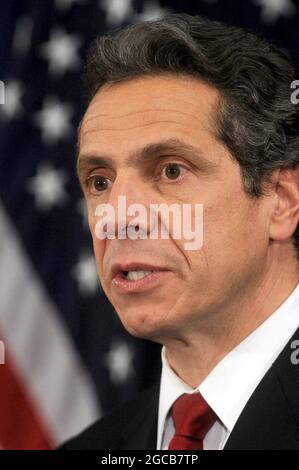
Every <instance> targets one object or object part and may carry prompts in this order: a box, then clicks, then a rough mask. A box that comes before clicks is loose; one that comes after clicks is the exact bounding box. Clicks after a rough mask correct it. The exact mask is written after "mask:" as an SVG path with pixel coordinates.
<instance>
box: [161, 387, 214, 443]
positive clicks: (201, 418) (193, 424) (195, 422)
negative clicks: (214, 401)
mask: <svg viewBox="0 0 299 470" xmlns="http://www.w3.org/2000/svg"><path fill="white" fill-rule="evenodd" d="M171 412H172V417H173V421H174V425H175V435H174V436H173V438H172V439H171V441H170V444H169V447H168V449H169V450H196V449H200V450H202V449H203V440H204V437H205V435H206V434H207V432H208V431H209V429H210V428H211V427H212V426H213V424H214V423H215V421H216V419H217V416H216V415H215V413H214V411H213V410H212V409H211V408H210V407H209V405H208V404H207V402H206V401H205V400H204V398H203V397H202V396H201V394H200V393H197V392H196V393H193V394H191V395H190V394H187V393H184V395H182V396H180V397H179V398H178V399H177V400H176V402H175V403H174V405H173V407H172V411H171Z"/></svg>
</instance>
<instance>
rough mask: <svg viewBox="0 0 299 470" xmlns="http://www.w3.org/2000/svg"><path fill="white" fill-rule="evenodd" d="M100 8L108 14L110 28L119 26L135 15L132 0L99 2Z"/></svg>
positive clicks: (107, 19)
mask: <svg viewBox="0 0 299 470" xmlns="http://www.w3.org/2000/svg"><path fill="white" fill-rule="evenodd" d="M99 6H100V8H102V9H103V10H105V12H106V23H107V25H108V26H109V27H113V26H118V25H120V24H122V23H123V22H124V21H125V20H126V19H127V18H129V17H130V16H133V15H134V9H133V7H132V0H99Z"/></svg>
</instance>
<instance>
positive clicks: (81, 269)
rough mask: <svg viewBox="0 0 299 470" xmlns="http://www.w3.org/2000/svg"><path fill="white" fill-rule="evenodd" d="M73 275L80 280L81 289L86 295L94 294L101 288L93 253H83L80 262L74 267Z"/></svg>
mask: <svg viewBox="0 0 299 470" xmlns="http://www.w3.org/2000/svg"><path fill="white" fill-rule="evenodd" d="M73 277H74V278H75V279H76V280H77V281H78V284H79V291H80V293H81V294H82V295H84V296H88V295H91V294H94V293H95V292H96V291H97V290H99V289H101V285H100V281H99V276H98V272H97V267H96V263H95V258H94V256H93V255H90V254H87V253H83V254H81V256H80V259H79V262H78V263H77V264H76V265H75V266H74V268H73Z"/></svg>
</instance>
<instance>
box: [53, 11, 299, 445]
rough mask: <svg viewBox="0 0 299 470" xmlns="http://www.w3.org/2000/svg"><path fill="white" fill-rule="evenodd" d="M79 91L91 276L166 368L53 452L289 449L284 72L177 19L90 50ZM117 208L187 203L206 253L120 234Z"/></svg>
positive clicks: (294, 357)
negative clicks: (85, 96)
mask: <svg viewBox="0 0 299 470" xmlns="http://www.w3.org/2000/svg"><path fill="white" fill-rule="evenodd" d="M87 79H88V84H89V91H90V102H89V106H88V108H87V111H86V113H85V115H84V118H83V121H82V123H81V128H80V142H79V156H78V176H79V179H80V183H81V185H82V188H83V191H84V195H85V198H86V203H87V208H88V216H89V226H90V230H91V234H92V237H93V244H94V252H95V257H96V262H97V269H98V273H99V277H100V279H101V284H102V287H103V289H104V291H105V293H106V295H107V296H108V298H109V299H110V301H111V303H112V304H113V306H114V307H115V309H116V311H117V313H118V315H119V317H120V319H121V321H122V323H123V325H124V327H125V328H126V329H127V330H128V331H129V332H130V333H131V334H132V335H135V336H138V337H141V338H146V339H150V340H152V341H156V342H158V343H161V344H162V345H163V348H162V362H163V369H162V376H161V381H160V383H159V384H157V385H156V386H154V387H152V388H151V389H149V390H147V391H145V392H144V393H143V394H141V395H140V397H139V398H137V399H136V400H134V401H132V402H130V403H128V404H126V405H124V406H122V407H120V408H119V409H118V410H116V411H114V412H113V413H111V414H110V415H108V416H106V417H104V418H103V419H101V420H100V421H99V422H97V423H95V424H94V425H93V426H91V427H90V428H89V429H87V430H85V431H84V432H83V433H82V434H81V435H79V436H78V437H75V438H74V439H72V440H70V441H69V442H68V443H66V444H65V445H64V446H63V447H62V448H63V449H110V450H112V449H181V450H182V449H299V401H298V390H299V365H297V363H298V362H299V360H298V356H299V354H297V352H298V345H299V341H298V340H299V330H298V326H299V287H298V272H299V269H298V266H299V265H298V259H299V248H298V247H299V230H298V229H297V226H298V218H299V170H298V165H297V164H298V162H299V137H298V128H299V127H298V124H299V107H298V106H297V107H296V106H295V105H294V104H292V102H291V99H290V96H291V84H292V82H293V81H294V79H295V72H294V69H293V67H292V66H291V64H290V63H289V61H288V59H287V58H286V56H285V55H284V54H283V53H282V52H280V51H279V50H277V49H276V48H275V47H274V46H272V45H270V44H268V43H266V42H265V41H263V40H262V39H260V38H258V37H257V36H255V35H253V34H251V33H249V32H247V31H244V30H242V29H239V28H236V27H232V26H227V25H223V24H221V23H217V22H211V21H208V20H205V19H202V18H200V17H192V16H189V15H183V14H174V15H168V16H167V17H165V18H164V19H161V20H157V21H152V22H143V23H138V24H135V25H133V26H130V27H127V28H125V29H123V30H120V31H117V32H114V33H113V34H112V35H109V36H106V37H102V38H99V39H98V40H97V41H96V42H95V45H94V46H93V48H92V49H91V53H90V56H89V60H88V65H87ZM124 196H125V197H126V204H127V206H129V205H132V204H136V203H138V204H142V205H143V207H145V208H147V209H148V208H149V207H150V205H151V204H154V203H156V204H166V205H167V206H170V205H172V204H178V206H179V207H183V205H184V204H185V205H186V204H188V205H189V206H191V207H192V213H191V214H192V223H193V224H195V223H196V222H197V220H195V219H196V217H197V215H198V214H197V213H195V207H196V204H199V203H200V204H202V207H203V219H202V220H203V243H202V246H200V248H199V249H193V250H190V249H189V250H187V249H185V248H186V245H185V243H186V238H187V237H186V236H185V237H184V236H182V237H181V238H178V237H175V236H174V233H173V232H172V231H171V230H170V232H169V235H170V236H169V237H168V238H166V237H165V238H162V237H161V238H159V239H153V238H151V237H150V234H151V230H152V228H153V227H152V225H151V224H150V223H149V222H145V223H144V224H143V226H142V223H138V224H135V229H137V231H138V230H140V228H141V229H142V230H143V232H144V233H145V234H146V235H147V237H143V238H142V237H140V238H135V239H133V238H130V237H126V238H124V237H122V236H120V235H121V233H120V229H119V227H120V224H121V223H122V224H123V223H124V225H125V228H129V226H131V225H130V223H131V222H132V221H133V219H134V218H133V212H131V213H130V215H127V214H126V215H125V216H124V215H123V214H121V215H120V214H119V213H118V212H117V207H118V204H119V198H120V197H124ZM108 204H109V207H110V208H114V209H115V212H116V214H117V215H116V218H115V219H114V220H113V221H112V219H111V217H112V216H111V214H110V219H111V220H110V223H108V222H109V220H108V219H106V222H105V223H104V224H102V225H100V230H99V225H98V224H99V218H100V216H101V209H99V208H103V207H107V206H108ZM102 205H104V206H102ZM105 205H106V206H105ZM120 219H122V220H120ZM124 219H125V220H124ZM107 220H108V222H107ZM158 222H159V223H160V224H161V225H163V223H164V221H163V217H162V216H161V217H160V219H158ZM108 226H109V228H108V231H107V227H108ZM133 226H134V223H133ZM140 226H142V227H140ZM112 229H115V230H112ZM105 230H106V232H105ZM101 231H102V233H105V234H106V237H101V234H100V233H99V232H101ZM109 231H110V235H111V232H114V234H115V236H111V237H109V236H108V235H109V234H108V232H109Z"/></svg>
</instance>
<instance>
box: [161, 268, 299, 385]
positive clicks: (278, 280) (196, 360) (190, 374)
mask: <svg viewBox="0 0 299 470" xmlns="http://www.w3.org/2000/svg"><path fill="white" fill-rule="evenodd" d="M282 266H283V265H280V268H279V269H276V271H275V274H276V277H275V276H266V277H265V278H264V279H263V280H262V281H260V282H259V285H258V286H256V288H255V289H254V290H252V291H248V290H247V291H246V293H245V294H244V295H243V296H241V297H240V298H239V299H235V303H234V302H230V305H229V306H226V307H224V309H223V310H222V309H221V312H220V313H219V314H218V315H217V318H215V317H214V315H211V319H210V321H209V322H206V323H205V324H201V325H198V327H196V328H194V325H193V326H192V329H191V330H192V331H186V332H184V333H183V334H180V335H178V336H177V337H176V338H171V339H169V338H168V339H167V341H165V343H164V345H165V349H166V356H167V359H168V362H169V365H170V366H171V368H172V369H173V370H174V372H175V373H176V374H177V375H178V376H179V377H180V378H181V379H182V380H183V381H184V382H185V383H187V384H188V385H190V386H191V387H193V388H195V387H197V386H198V385H199V384H200V383H201V382H202V381H203V380H204V379H205V378H206V377H207V375H208V374H209V373H210V372H211V370H212V369H213V368H214V367H215V366H216V365H217V364H218V362H220V361H221V359H223V357H225V356H226V355H227V354H228V353H229V352H230V351H231V350H233V349H234V348H235V347H236V346H237V345H238V344H240V343H241V342H242V341H243V340H244V339H245V338H246V337H247V336H248V335H250V333H252V332H253V331H254V330H255V329H257V328H258V327H259V326H260V325H261V324H262V323H263V322H264V321H265V320H266V319H267V318H268V317H270V316H271V315H272V313H274V311H275V310H277V308H279V306H280V305H281V304H282V303H283V302H284V301H285V300H286V299H287V298H288V297H289V295H290V294H291V293H292V291H293V290H294V289H295V287H296V285H297V283H298V280H299V273H298V266H297V263H294V269H293V270H290V265H288V266H287V265H285V268H284V269H283V268H282ZM277 273H279V274H277Z"/></svg>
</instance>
